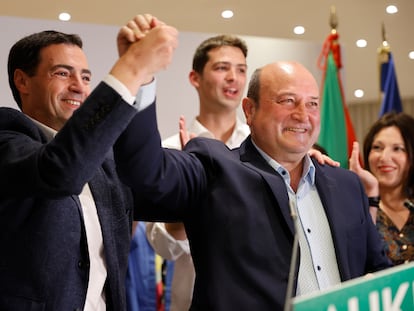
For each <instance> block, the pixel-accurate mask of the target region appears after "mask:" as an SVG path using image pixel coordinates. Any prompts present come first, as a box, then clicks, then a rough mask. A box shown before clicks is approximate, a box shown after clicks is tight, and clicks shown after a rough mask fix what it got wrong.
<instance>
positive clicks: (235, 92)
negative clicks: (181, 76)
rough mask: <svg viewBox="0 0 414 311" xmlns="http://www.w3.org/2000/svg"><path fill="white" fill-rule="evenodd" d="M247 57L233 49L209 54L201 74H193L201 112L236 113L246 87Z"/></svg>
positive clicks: (218, 49)
mask: <svg viewBox="0 0 414 311" xmlns="http://www.w3.org/2000/svg"><path fill="white" fill-rule="evenodd" d="M246 71H247V65H246V57H245V56H244V54H243V52H242V51H241V50H240V49H239V48H237V47H234V46H221V47H217V48H214V49H212V50H210V51H209V52H208V61H207V63H206V64H205V66H204V68H203V71H202V73H197V72H196V71H194V70H193V71H191V73H190V82H191V84H192V85H193V86H194V87H195V88H196V89H197V92H198V95H199V98H200V106H201V109H202V110H207V111H215V112H216V111H220V110H223V109H224V110H227V109H229V110H235V109H236V108H237V107H238V106H239V105H240V101H241V98H242V96H243V91H244V88H245V86H246Z"/></svg>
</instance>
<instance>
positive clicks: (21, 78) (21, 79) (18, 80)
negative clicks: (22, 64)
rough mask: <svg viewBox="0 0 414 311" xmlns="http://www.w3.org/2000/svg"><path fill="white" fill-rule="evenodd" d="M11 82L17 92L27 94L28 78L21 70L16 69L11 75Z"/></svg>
mask: <svg viewBox="0 0 414 311" xmlns="http://www.w3.org/2000/svg"><path fill="white" fill-rule="evenodd" d="M13 81H14V84H15V85H16V88H17V90H18V91H19V92H20V93H21V94H27V92H28V84H29V76H28V75H27V73H25V72H24V71H23V70H21V69H16V70H15V71H14V75H13Z"/></svg>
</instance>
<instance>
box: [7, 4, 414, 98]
mask: <svg viewBox="0 0 414 311" xmlns="http://www.w3.org/2000/svg"><path fill="white" fill-rule="evenodd" d="M389 4H394V5H396V6H397V7H398V9H399V12H398V13H396V14H394V15H388V14H386V13H385V7H386V6H387V5H389ZM332 6H335V9H336V13H337V19H338V27H337V31H338V33H339V36H340V38H339V42H340V44H341V46H342V55H343V56H342V57H343V64H344V70H343V71H344V75H345V78H344V79H343V83H344V90H345V96H346V100H347V101H348V102H357V101H358V99H356V98H355V97H354V96H353V91H354V90H355V89H363V90H364V91H365V95H366V97H365V98H366V99H378V98H379V87H378V79H379V78H378V62H377V48H378V47H379V46H380V45H381V43H382V31H381V28H382V24H384V25H385V30H386V38H387V41H388V42H389V44H390V46H391V50H392V52H393V55H394V60H395V64H396V70H397V78H398V82H399V87H400V93H401V95H402V97H403V98H406V97H414V87H413V80H414V79H413V74H414V60H410V59H409V58H408V53H409V52H410V51H412V50H414V35H413V34H412V33H411V31H414V16H413V13H414V1H413V0H394V1H393V2H389V1H384V0H336V1H334V0H333V1H326V0H316V1H310V0H307V1H306V0H302V1H299V0H289V1H286V0H285V1H276V0H273V1H272V0H256V1H254V0H175V1H170V0H147V1H143V0H117V1H114V0H105V1H101V0H99V1H98V0H83V1H81V0H72V1H69V0H37V1H27V0H2V5H1V8H0V15H3V16H17V17H28V18H38V19H49V20H53V19H56V18H57V16H58V14H59V13H60V12H61V11H66V12H69V13H70V14H71V15H72V21H74V22H81V23H96V24H109V25H123V24H125V22H126V21H128V20H129V19H130V18H131V17H132V16H133V15H135V14H138V13H151V14H153V15H155V16H157V17H158V18H159V19H161V20H163V21H165V22H166V23H168V24H170V25H173V26H175V27H176V28H178V30H180V31H186V32H205V33H233V34H239V35H248V36H260V37H274V38H288V39H297V40H307V41H313V42H320V43H321V44H322V42H323V41H324V40H325V38H326V37H327V35H328V34H329V33H330V30H331V28H330V24H329V17H330V11H331V7H332ZM224 9H232V10H233V11H234V17H233V18H232V19H230V20H223V19H222V18H221V17H220V12H221V11H222V10H224ZM296 25H302V26H304V27H305V28H306V29H307V31H306V32H305V34H304V35H301V36H298V35H294V34H293V32H292V29H293V27H294V26H296ZM361 38H364V39H366V40H367V41H368V45H367V47H366V48H357V47H356V46H355V41H356V40H357V39H361ZM249 48H250V49H254V47H249ZM315 62H316V60H315Z"/></svg>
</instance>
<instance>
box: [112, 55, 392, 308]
mask: <svg viewBox="0 0 414 311" xmlns="http://www.w3.org/2000/svg"><path fill="white" fill-rule="evenodd" d="M242 105H243V110H244V113H245V116H246V120H247V123H248V125H249V126H250V129H251V136H250V137H248V138H247V139H246V140H245V141H244V143H243V144H242V145H241V147H240V148H236V149H233V150H230V149H228V148H227V147H226V146H225V145H224V144H223V143H221V142H219V141H217V140H211V139H207V138H194V139H192V140H190V141H189V143H188V144H187V146H186V148H185V150H184V151H177V150H171V149H163V148H161V140H160V135H159V132H158V130H157V124H156V116H155V106H154V105H150V106H148V107H145V108H144V107H142V106H141V108H140V112H139V113H138V114H137V115H136V116H135V118H134V120H132V122H131V123H130V125H129V126H128V128H127V130H126V131H125V132H124V133H123V134H122V135H121V137H120V139H119V140H118V142H117V144H116V145H115V149H114V150H115V158H116V160H117V163H118V170H119V172H120V175H121V178H123V180H124V181H125V182H126V183H127V184H128V185H130V186H131V187H132V188H133V189H135V190H136V191H140V193H141V194H140V196H139V198H137V199H140V201H141V202H142V204H141V205H140V206H141V207H142V208H141V210H140V211H139V213H140V216H141V217H143V218H146V219H154V220H155V219H164V218H166V217H167V218H173V217H175V218H176V219H177V220H183V222H184V224H185V228H186V231H187V236H188V238H189V242H190V247H191V253H192V256H193V260H194V266H195V270H196V281H195V288H194V295H193V301H192V306H191V309H190V310H215V311H218V310H220V311H221V310H223V311H228V310H249V311H251V310H260V311H267V310H269V311H271V310H272V311H273V310H282V309H283V307H284V306H285V302H286V301H285V300H286V293H287V284H288V279H289V277H292V278H293V280H294V282H293V285H294V286H293V288H294V294H295V295H304V294H307V293H312V292H317V291H320V290H323V289H327V288H330V287H331V286H334V285H336V284H339V283H340V282H343V281H346V280H349V279H352V278H356V277H359V276H362V275H364V274H366V273H369V272H374V271H378V270H380V269H384V268H387V267H389V266H390V263H389V261H388V260H387V258H386V256H385V254H384V251H383V248H382V245H381V242H380V240H379V236H378V233H377V231H376V229H375V227H374V225H373V223H372V221H371V218H370V216H369V212H368V200H367V197H366V196H365V194H364V188H363V187H362V184H361V182H360V180H359V178H358V176H356V175H355V174H354V173H352V172H350V171H348V170H345V169H341V168H338V167H331V166H323V165H319V164H318V163H316V162H314V161H313V160H311V158H310V157H309V155H308V151H309V149H310V148H311V146H312V145H313V144H314V143H315V142H316V140H317V137H318V134H319V129H320V100H319V88H318V85H317V83H316V81H315V79H314V77H313V76H312V75H311V73H310V72H309V71H308V70H307V69H306V68H304V67H303V66H302V65H301V64H298V63H296V62H277V63H273V64H269V65H266V66H264V67H263V68H261V69H259V70H257V71H256V72H255V73H254V74H253V76H252V79H251V82H250V85H249V89H248V94H247V98H245V99H244V100H243V103H242ZM292 215H297V217H294V218H292ZM295 222H296V225H297V226H295ZM295 227H296V228H298V237H299V260H298V261H297V265H296V266H294V269H293V271H294V273H293V274H292V275H289V270H290V263H291V257H292V246H293V241H294V234H295Z"/></svg>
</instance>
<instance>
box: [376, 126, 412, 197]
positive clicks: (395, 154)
mask: <svg viewBox="0 0 414 311" xmlns="http://www.w3.org/2000/svg"><path fill="white" fill-rule="evenodd" d="M368 162H369V167H370V170H371V172H372V173H373V174H374V176H375V177H376V178H377V179H378V182H379V185H380V188H382V189H386V188H389V189H394V188H396V187H397V188H400V189H402V187H403V186H404V180H405V179H406V178H407V175H408V171H409V163H408V155H407V150H406V146H405V144H404V140H403V138H402V136H401V132H400V130H399V129H398V128H397V127H396V126H389V127H385V128H383V129H382V130H380V131H379V132H378V134H377V135H376V136H375V137H374V140H373V142H372V145H371V150H370V152H369V155H368Z"/></svg>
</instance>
